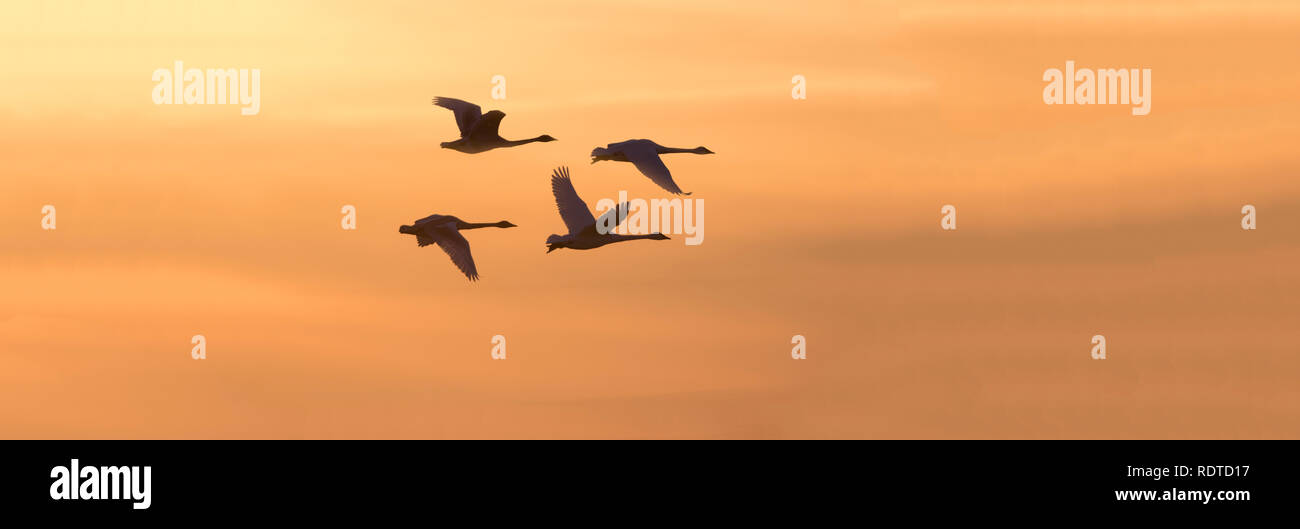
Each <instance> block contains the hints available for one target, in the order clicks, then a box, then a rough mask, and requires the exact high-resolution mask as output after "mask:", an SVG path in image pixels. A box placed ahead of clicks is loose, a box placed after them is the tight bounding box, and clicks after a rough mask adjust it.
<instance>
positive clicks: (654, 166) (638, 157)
mask: <svg viewBox="0 0 1300 529" xmlns="http://www.w3.org/2000/svg"><path fill="white" fill-rule="evenodd" d="M610 146H611V147H613V145H610ZM621 150H622V151H623V156H625V157H627V161H629V162H632V165H635V166H636V168H637V170H638V171H641V174H643V175H646V177H648V178H650V181H652V182H654V183H656V184H659V187H662V188H664V189H665V190H667V191H668V192H669V193H673V194H675V195H680V194H682V188H680V187H677V183H676V182H673V174H672V172H670V171H669V170H668V166H667V165H664V161H663V160H661V159H659V153H658V152H656V150H655V143H654V142H650V141H645V142H634V141H625V142H623V143H622V145H621ZM686 194H688V195H689V194H690V193H686Z"/></svg>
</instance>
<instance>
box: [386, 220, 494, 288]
mask: <svg viewBox="0 0 1300 529" xmlns="http://www.w3.org/2000/svg"><path fill="white" fill-rule="evenodd" d="M490 227H496V228H513V227H515V225H514V224H511V223H510V221H506V220H503V221H501V222H465V221H463V220H460V219H459V218H456V217H453V216H451V215H438V214H433V215H429V216H428V217H425V218H422V219H420V220H417V221H415V222H413V223H411V225H409V226H402V227H400V228H398V229H397V231H398V232H399V233H405V234H408V235H414V236H415V242H416V243H418V244H419V245H420V246H421V247H424V246H428V245H430V244H436V245H438V247H439V248H442V251H444V252H447V257H450V258H451V262H452V263H453V264H455V265H456V268H459V269H460V271H461V273H464V274H465V277H468V278H469V280H470V281H477V280H478V268H477V267H475V266H474V256H473V255H470V253H469V241H467V240H465V236H464V235H461V234H460V230H473V229H476V228H490Z"/></svg>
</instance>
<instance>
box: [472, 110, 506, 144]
mask: <svg viewBox="0 0 1300 529" xmlns="http://www.w3.org/2000/svg"><path fill="white" fill-rule="evenodd" d="M504 117H506V113H505V112H502V111H500V110H491V111H488V113H487V114H483V117H481V118H479V120H478V121H476V122H475V123H474V126H473V127H472V128H470V130H469V137H471V138H481V139H484V140H494V139H497V138H499V137H501V135H500V134H499V133H497V129H499V128H501V119H502V118H504Z"/></svg>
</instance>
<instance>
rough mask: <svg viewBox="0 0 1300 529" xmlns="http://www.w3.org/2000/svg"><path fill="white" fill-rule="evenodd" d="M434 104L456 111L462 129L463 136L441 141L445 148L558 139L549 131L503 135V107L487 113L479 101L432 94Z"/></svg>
mask: <svg viewBox="0 0 1300 529" xmlns="http://www.w3.org/2000/svg"><path fill="white" fill-rule="evenodd" d="M433 104H434V105H437V106H440V107H442V108H445V109H448V110H450V111H451V112H452V113H453V114H455V116H456V127H457V128H459V129H460V139H458V140H453V141H444V142H442V143H441V144H440V145H442V148H444V149H451V150H454V151H460V152H463V153H466V154H477V153H480V152H484V151H490V150H492V149H499V148H502V147H515V146H518V145H524V144H526V143H532V142H535V141H542V142H546V141H555V138H552V137H551V136H549V135H547V134H543V135H541V136H538V137H536V138H528V139H524V140H507V139H505V138H502V137H501V135H500V134H499V133H498V132H497V130H498V129H499V128H500V127H501V119H502V118H505V117H506V113H505V112H502V111H500V110H492V111H489V112H488V113H487V114H484V113H483V110H482V109H481V108H480V107H479V106H478V105H475V104H474V103H470V102H468V101H461V100H459V99H453V98H450V97H435V98H433Z"/></svg>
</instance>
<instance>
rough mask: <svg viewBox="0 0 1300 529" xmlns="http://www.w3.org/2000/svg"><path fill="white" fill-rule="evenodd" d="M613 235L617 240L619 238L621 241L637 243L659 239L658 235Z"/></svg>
mask: <svg viewBox="0 0 1300 529" xmlns="http://www.w3.org/2000/svg"><path fill="white" fill-rule="evenodd" d="M613 235H614V236H615V238H617V239H618V240H620V241H635V240H637V239H654V238H657V237H659V234H658V233H646V234H641V235H626V234H619V233H615V234H613Z"/></svg>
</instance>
